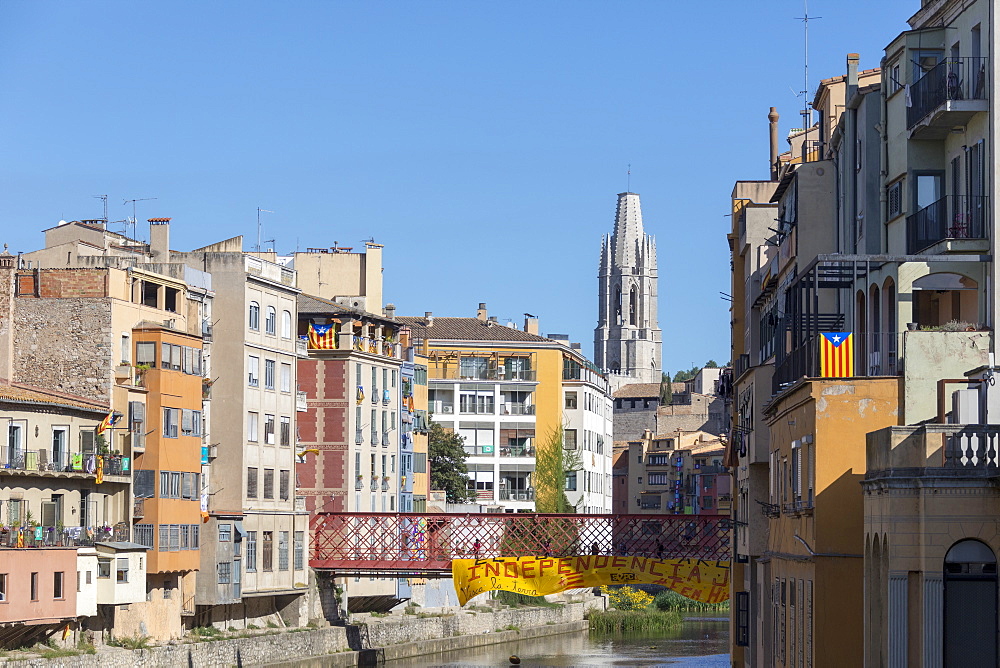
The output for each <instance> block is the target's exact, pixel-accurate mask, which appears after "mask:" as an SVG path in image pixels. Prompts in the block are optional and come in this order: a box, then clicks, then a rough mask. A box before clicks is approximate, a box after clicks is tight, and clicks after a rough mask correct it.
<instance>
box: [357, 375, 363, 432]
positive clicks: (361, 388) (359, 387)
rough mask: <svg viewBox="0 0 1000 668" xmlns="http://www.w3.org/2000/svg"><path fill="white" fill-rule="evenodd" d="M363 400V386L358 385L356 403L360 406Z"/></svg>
mask: <svg viewBox="0 0 1000 668" xmlns="http://www.w3.org/2000/svg"><path fill="white" fill-rule="evenodd" d="M364 400H365V388H363V387H361V386H360V385H358V405H359V406H360V405H361V403H362V402H363V401H364ZM359 429H360V427H359Z"/></svg>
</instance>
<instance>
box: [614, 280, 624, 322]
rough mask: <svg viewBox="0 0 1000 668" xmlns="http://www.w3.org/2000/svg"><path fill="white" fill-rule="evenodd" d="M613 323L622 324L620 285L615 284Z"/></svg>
mask: <svg viewBox="0 0 1000 668" xmlns="http://www.w3.org/2000/svg"><path fill="white" fill-rule="evenodd" d="M615 324H616V325H620V324H622V287H621V286H620V285H616V286H615Z"/></svg>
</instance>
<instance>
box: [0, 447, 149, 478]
mask: <svg viewBox="0 0 1000 668" xmlns="http://www.w3.org/2000/svg"><path fill="white" fill-rule="evenodd" d="M131 461H132V460H131V458H130V457H123V456H121V455H104V456H101V457H98V455H95V454H93V453H87V454H80V453H70V452H63V451H57V452H55V453H53V452H52V451H51V450H45V449H41V450H20V449H12V448H0V469H7V470H11V471H24V472H36V471H37V472H40V473H79V474H84V475H96V473H97V469H98V466H100V467H101V468H102V473H103V474H104V475H129V471H130V465H131Z"/></svg>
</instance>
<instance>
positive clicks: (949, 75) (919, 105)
mask: <svg viewBox="0 0 1000 668" xmlns="http://www.w3.org/2000/svg"><path fill="white" fill-rule="evenodd" d="M986 78H987V77H986V58H946V59H945V60H942V61H941V62H940V63H938V64H937V66H935V67H934V68H933V69H931V70H929V71H928V72H927V73H926V74H924V76H922V77H920V78H919V79H917V81H916V82H915V83H914V84H913V85H912V86H910V91H909V93H910V98H909V102H910V106H908V107H907V109H906V127H907V128H908V129H909V128H912V127H913V126H914V125H916V124H917V123H919V122H920V121H921V120H923V119H924V117H926V116H927V115H928V114H930V113H931V112H932V111H934V110H935V109H937V108H938V107H939V106H941V105H942V104H944V103H945V102H948V101H951V100H985V99H987V95H986V85H987V84H986Z"/></svg>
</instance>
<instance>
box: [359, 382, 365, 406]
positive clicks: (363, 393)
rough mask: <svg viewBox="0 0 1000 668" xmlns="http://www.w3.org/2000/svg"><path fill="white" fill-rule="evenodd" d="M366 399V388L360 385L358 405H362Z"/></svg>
mask: <svg viewBox="0 0 1000 668" xmlns="http://www.w3.org/2000/svg"><path fill="white" fill-rule="evenodd" d="M364 400H365V388H363V387H361V386H360V385H358V405H359V406H360V405H361V402H362V401H364Z"/></svg>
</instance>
